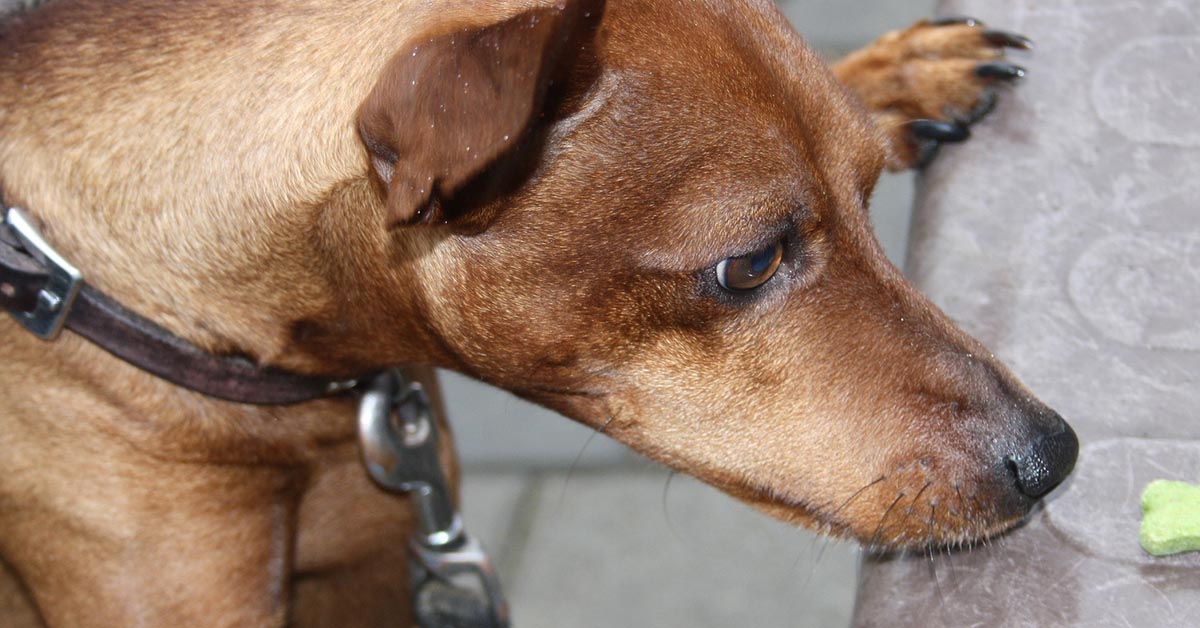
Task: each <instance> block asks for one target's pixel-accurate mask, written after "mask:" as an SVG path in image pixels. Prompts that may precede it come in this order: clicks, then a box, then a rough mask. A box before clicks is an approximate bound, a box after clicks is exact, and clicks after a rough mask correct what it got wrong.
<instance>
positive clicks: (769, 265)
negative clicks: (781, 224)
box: [717, 242, 783, 291]
mask: <svg viewBox="0 0 1200 628" xmlns="http://www.w3.org/2000/svg"><path fill="white" fill-rule="evenodd" d="M781 261H783V242H776V243H774V244H772V245H770V246H768V247H766V248H764V249H762V250H761V251H755V252H753V253H750V254H748V255H741V256H738V257H731V258H729V259H726V260H723V261H722V262H721V263H720V264H717V283H719V284H721V287H722V288H725V289H726V290H733V291H739V290H753V289H755V288H757V287H759V286H761V285H763V284H765V283H767V281H768V280H770V279H771V277H772V276H774V275H775V271H776V270H778V269H779V263H780V262H781Z"/></svg>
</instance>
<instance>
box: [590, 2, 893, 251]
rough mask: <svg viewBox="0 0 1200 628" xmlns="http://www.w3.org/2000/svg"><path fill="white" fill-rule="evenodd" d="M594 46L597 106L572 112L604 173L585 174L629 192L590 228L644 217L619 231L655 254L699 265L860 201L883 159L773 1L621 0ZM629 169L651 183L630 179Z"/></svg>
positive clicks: (602, 185) (593, 206) (609, 188)
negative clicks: (637, 184)
mask: <svg viewBox="0 0 1200 628" xmlns="http://www.w3.org/2000/svg"><path fill="white" fill-rule="evenodd" d="M599 53H600V56H601V65H602V66H603V68H604V71H603V73H602V78H601V79H600V83H601V84H600V86H599V87H597V88H596V89H594V90H593V96H592V98H593V102H592V106H591V107H588V106H585V107H584V109H585V111H586V115H587V116H589V117H590V118H591V119H590V120H587V121H584V122H572V125H571V126H572V128H577V129H579V130H581V131H582V133H581V134H579V135H578V136H576V137H575V138H573V140H575V142H573V143H574V145H575V146H577V147H584V148H585V149H586V150H585V152H587V159H586V160H585V161H586V163H587V164H589V165H588V166H580V167H583V168H589V167H590V168H594V169H595V171H597V172H594V173H593V175H592V176H589V177H584V176H581V177H579V178H580V179H581V180H582V179H587V180H590V181H593V182H598V183H597V184H596V185H595V187H596V188H597V189H598V190H600V191H601V192H615V191H617V190H620V191H621V194H620V195H619V197H620V198H621V199H623V200H626V201H627V202H628V204H627V205H626V207H624V208H623V210H624V212H625V213H623V214H622V215H620V216H603V217H602V218H603V219H604V220H603V222H602V223H601V224H594V225H589V226H588V228H589V229H598V230H603V229H605V228H606V227H611V228H614V229H617V228H619V229H626V230H627V224H626V223H628V221H629V220H636V221H638V222H639V223H641V224H642V225H643V226H644V228H642V229H639V230H636V231H633V232H625V233H623V234H622V236H621V237H622V238H624V239H626V240H630V239H632V240H635V241H634V242H630V244H634V245H636V246H635V247H633V248H634V249H636V250H637V251H639V252H640V253H641V254H642V255H643V257H644V260H652V262H651V263H653V264H654V265H656V266H661V265H664V264H665V265H667V266H670V267H671V268H672V269H674V270H688V269H694V268H697V267H702V266H704V265H706V264H709V263H713V262H714V261H715V260H719V259H721V257H722V256H724V255H733V254H740V253H745V252H746V251H745V250H744V249H745V248H746V247H747V246H751V245H754V244H760V243H759V242H758V239H759V238H761V237H763V234H768V235H769V234H771V233H775V234H778V231H779V226H780V225H781V224H782V223H786V222H791V223H792V224H796V223H799V222H800V221H802V220H805V219H814V218H815V219H820V218H821V217H822V216H821V214H822V213H826V212H828V211H830V208H831V207H835V206H847V205H853V206H854V207H855V209H857V207H859V206H861V198H859V197H857V196H856V195H859V196H861V193H862V190H863V188H864V186H865V185H867V183H865V182H867V181H868V180H870V181H873V179H874V176H875V175H876V174H877V173H878V171H879V160H878V149H877V148H875V146H876V145H875V143H874V139H873V136H872V131H870V130H869V121H867V120H866V119H865V117H863V116H862V115H860V114H859V113H858V112H857V111H855V110H854V109H853V108H852V107H851V106H850V105H849V104H848V101H847V99H846V98H845V96H844V94H843V92H842V90H841V88H840V87H839V86H838V85H837V84H836V82H835V81H834V80H833V78H832V76H831V75H830V73H829V72H828V70H827V68H826V67H825V66H824V64H823V63H822V62H820V60H818V59H817V58H816V56H815V55H814V54H813V53H812V52H811V51H809V50H808V49H807V47H806V46H805V45H804V44H803V42H802V41H801V40H800V39H799V38H798V36H796V34H795V32H794V31H793V30H792V29H791V27H790V26H789V25H788V24H787V22H786V20H784V18H783V17H782V15H780V14H779V13H778V11H777V10H776V9H775V8H774V7H773V5H771V4H770V3H755V2H745V1H741V0H732V1H729V0H722V1H721V2H720V3H710V2H694V1H691V0H689V1H687V2H678V1H675V0H667V1H660V2H648V1H645V0H623V1H619V2H612V3H610V5H609V12H608V13H607V14H606V16H605V22H604V24H603V26H602V28H601V29H600V45H599ZM576 124H577V125H578V126H577V127H576V126H575V125H576ZM581 139H582V140H583V141H579V140H581ZM864 145H866V146H870V147H871V149H868V150H863V146H864ZM629 172H639V173H653V174H654V176H653V185H644V186H642V187H641V188H639V189H634V190H630V189H627V183H628V181H630V180H634V179H638V178H637V177H632V178H631V177H629V176H627V175H626V173H629ZM643 179H644V177H643ZM614 196H617V195H615V194H614ZM839 197H840V198H839ZM595 200H596V201H597V202H595V203H590V202H589V203H587V205H586V207H581V208H580V209H581V211H584V212H595V211H597V207H602V206H603V205H604V202H603V201H604V200H605V199H603V198H598V199H595ZM631 208H632V210H633V211H632V212H630V209H631ZM612 218H616V220H612Z"/></svg>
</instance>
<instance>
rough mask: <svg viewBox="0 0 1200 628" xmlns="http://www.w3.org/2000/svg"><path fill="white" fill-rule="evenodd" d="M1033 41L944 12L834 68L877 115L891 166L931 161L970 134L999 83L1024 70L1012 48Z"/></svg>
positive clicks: (1013, 78)
mask: <svg viewBox="0 0 1200 628" xmlns="http://www.w3.org/2000/svg"><path fill="white" fill-rule="evenodd" d="M1032 46H1033V43H1032V42H1031V41H1030V40H1029V39H1028V38H1026V37H1024V36H1022V35H1017V34H1015V33H1010V32H1007V31H1002V30H995V29H990V28H987V27H986V26H984V25H983V23H981V22H980V21H978V20H975V19H972V18H944V19H938V20H928V21H921V22H918V23H917V24H915V25H913V26H911V27H909V28H908V29H906V30H903V31H894V32H891V33H888V34H886V35H884V36H882V37H880V38H879V39H877V40H876V41H875V42H874V43H872V44H870V45H868V46H867V47H866V48H863V49H861V50H858V51H857V52H855V53H853V54H851V55H849V56H848V57H846V58H845V59H844V60H842V61H841V62H840V63H838V64H837V65H835V66H834V68H833V70H834V73H835V74H836V75H837V77H838V79H839V80H840V81H841V82H842V83H843V84H844V85H846V87H848V88H849V89H850V91H851V92H853V93H854V94H855V95H856V96H858V98H859V100H860V101H862V103H863V105H865V106H866V108H867V110H868V111H869V112H870V113H871V115H872V117H873V118H874V120H875V124H876V125H877V127H878V128H879V130H880V133H881V134H882V136H883V138H884V141H885V144H886V146H885V148H886V150H887V165H888V169H889V170H906V169H908V168H919V167H922V166H924V165H925V164H927V163H929V161H930V160H931V159H933V157H934V155H936V154H937V150H938V147H939V146H941V144H942V143H944V142H961V141H963V140H965V139H967V138H968V137H970V134H971V133H970V131H969V130H968V127H970V125H971V124H973V123H975V122H976V121H978V120H979V119H981V118H982V117H984V116H985V115H987V114H988V113H989V112H990V111H991V110H992V108H993V107H994V106H995V105H996V99H997V90H998V88H999V87H1000V86H1002V85H1004V84H1009V83H1012V82H1014V81H1016V80H1017V79H1020V78H1021V77H1023V76H1025V68H1022V67H1021V66H1019V65H1016V64H1014V63H1011V62H1009V61H1007V60H1006V59H1005V51H1006V49H1009V48H1016V49H1021V50H1028V49H1030V48H1032Z"/></svg>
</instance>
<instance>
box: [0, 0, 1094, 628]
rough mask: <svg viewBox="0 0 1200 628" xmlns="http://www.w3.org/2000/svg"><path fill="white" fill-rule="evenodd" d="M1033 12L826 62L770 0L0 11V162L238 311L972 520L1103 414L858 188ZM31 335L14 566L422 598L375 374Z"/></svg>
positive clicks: (787, 498)
mask: <svg viewBox="0 0 1200 628" xmlns="http://www.w3.org/2000/svg"><path fill="white" fill-rule="evenodd" d="M1021 43H1022V41H1021V40H1020V39H1019V38H1015V37H1013V36H1008V35H1005V34H1003V33H997V32H991V31H985V30H984V29H983V28H982V27H980V26H979V25H977V24H974V23H971V22H954V23H938V24H930V23H922V24H918V25H917V26H915V27H913V28H911V29H909V30H906V31H903V32H898V33H893V34H890V35H888V36H886V37H884V38H883V39H881V40H879V41H878V42H876V43H875V44H873V45H872V46H871V47H869V48H867V49H866V50H864V51H862V52H860V53H858V54H856V55H854V56H851V57H850V58H848V59H847V60H845V61H844V62H842V63H841V64H839V65H838V66H837V67H835V68H834V69H833V72H832V73H831V72H830V71H829V70H828V69H827V68H826V67H825V66H824V65H822V63H821V62H820V61H819V60H818V59H817V58H816V57H815V56H814V55H813V54H812V53H811V52H810V51H808V50H807V49H806V48H805V46H804V44H803V43H802V42H801V40H800V39H799V37H798V36H797V35H796V34H795V32H794V31H793V30H792V29H791V28H790V27H789V26H788V24H787V23H786V21H785V20H784V19H783V18H782V17H781V16H780V14H779V13H778V12H777V10H776V9H775V8H774V6H773V5H772V4H771V3H770V2H767V1H766V0H761V1H755V0H738V1H732V0H711V1H706V2H699V1H692V0H610V1H608V2H603V1H601V0H594V1H592V0H575V1H568V0H558V1H551V0H545V1H535V0H486V1H485V0H475V1H465V0H447V1H444V2H436V3H433V2H424V1H418V0H396V1H394V2H383V1H371V2H352V3H342V2H329V1H327V0H293V1H290V2H266V1H263V0H208V1H204V2H201V1H199V0H197V1H193V2H169V1H167V0H131V1H129V2H122V3H105V2H99V1H90V0H77V1H72V0H62V1H60V2H57V3H51V4H50V5H49V6H47V7H45V8H43V9H41V10H39V11H35V12H31V13H29V14H27V15H24V16H21V17H18V18H16V19H13V20H11V21H10V22H9V23H8V24H6V25H5V30H4V31H3V33H2V34H0V187H2V189H3V194H4V202H5V203H6V206H11V205H16V206H21V207H24V208H26V209H27V210H28V211H29V212H30V213H31V214H32V215H33V216H35V217H36V219H37V220H38V221H39V223H40V224H41V225H42V227H43V233H44V234H45V235H46V237H47V239H48V240H49V241H50V242H52V243H53V244H54V246H55V247H56V248H57V249H58V250H59V251H61V252H62V253H63V254H64V255H66V256H67V257H68V258H69V259H71V260H72V261H73V262H74V263H75V265H76V266H78V267H79V268H81V269H83V272H84V273H85V274H86V277H87V280H88V282H89V283H90V284H91V285H93V286H96V287H98V288H99V289H101V290H103V291H104V292H106V293H107V294H109V295H110V296H112V297H114V298H115V299H117V300H119V301H120V302H122V303H123V304H125V305H126V306H127V307H129V308H131V309H133V310H135V311H137V312H140V313H141V314H142V315H144V316H146V317H148V318H150V319H152V320H154V321H155V322H157V323H159V324H160V325H162V326H164V327H166V328H168V329H170V330H171V331H173V332H174V333H176V334H178V335H180V336H182V337H184V338H186V339H188V340H190V341H191V342H193V343H195V344H197V345H199V346H201V347H203V348H204V349H206V350H208V351H211V352H214V353H222V354H225V353H240V354H244V355H247V356H252V357H253V358H254V359H255V360H257V361H258V362H260V363H263V364H271V365H276V366H279V367H282V368H286V369H291V370H294V371H300V372H304V373H311V374H318V375H331V376H332V375H344V374H357V373H365V372H370V371H372V370H376V369H379V368H383V367H386V366H389V365H396V364H422V365H436V366H442V367H447V368H452V369H456V370H459V371H462V372H465V373H468V374H471V375H473V376H475V377H478V378H480V379H483V380H485V381H488V382H491V383H494V384H496V385H498V386H502V387H504V388H507V389H509V390H511V391H513V392H515V393H517V394H519V395H522V396H525V397H527V398H530V399H533V400H535V401H538V402H540V403H543V404H545V405H547V406H549V407H551V408H554V409H556V410H559V411H561V412H562V413H564V414H566V415H568V416H571V417H573V418H575V419H577V420H579V421H582V422H584V423H586V424H588V425H592V426H595V427H597V428H600V429H603V430H604V431H605V433H607V434H608V435H610V436H613V437H614V438H617V439H619V440H621V441H623V442H625V443H627V444H628V445H630V446H632V447H634V448H636V449H638V450H640V451H642V452H644V453H645V454H647V455H649V456H651V457H653V458H655V459H657V460H660V461H662V462H665V463H666V464H669V465H671V466H673V467H675V468H678V469H681V470H684V471H686V472H688V473H691V474H693V475H696V476H698V477H700V478H701V479H703V480H705V481H707V482H709V483H711V484H714V485H716V486H718V487H721V488H723V489H724V490H726V491H728V492H729V493H731V494H733V495H735V496H737V497H738V498H740V499H743V500H745V501H747V502H749V503H751V504H754V505H755V506H757V507H758V508H760V509H762V510H763V511H765V512H768V513H770V514H772V515H775V516H777V517H781V518H784V519H786V520H789V521H794V522H796V523H798V524H802V525H807V526H811V527H815V528H818V529H821V530H824V531H826V532H829V533H832V534H837V535H843V536H849V537H854V538H857V539H859V540H861V541H863V542H865V543H870V544H873V545H878V546H881V547H895V548H899V547H908V546H923V545H925V544H927V543H934V544H951V543H956V542H960V541H964V540H969V539H976V538H980V537H985V536H987V535H990V534H994V533H996V532H998V531H1001V530H1003V529H1005V528H1007V527H1009V526H1011V525H1012V524H1013V523H1014V522H1016V521H1018V520H1019V519H1020V518H1021V517H1022V516H1023V515H1024V514H1025V513H1026V512H1027V510H1028V509H1029V508H1030V506H1031V504H1032V503H1033V502H1034V500H1035V499H1036V498H1037V497H1039V496H1040V495H1042V494H1044V493H1045V492H1046V491H1048V490H1049V489H1050V488H1051V487H1053V486H1054V484H1056V483H1057V482H1058V481H1059V480H1061V479H1062V477H1063V476H1065V475H1066V473H1067V472H1069V470H1070V468H1071V465H1072V464H1073V461H1074V455H1075V453H1074V451H1075V450H1074V436H1073V435H1072V434H1071V432H1070V430H1069V428H1067V427H1066V426H1065V424H1064V423H1063V422H1062V420H1061V419H1059V418H1058V417H1057V415H1055V414H1054V413H1053V412H1052V411H1051V410H1049V409H1047V408H1046V407H1045V406H1043V405H1042V404H1040V403H1039V402H1038V401H1037V400H1036V399H1034V397H1033V396H1032V395H1031V394H1030V393H1029V392H1028V391H1026V389H1025V388H1024V387H1022V386H1021V384H1020V383H1019V382H1018V381H1017V380H1016V378H1015V377H1013V375H1011V374H1010V373H1009V372H1008V371H1007V370H1006V369H1005V368H1004V367H1003V366H1002V365H1001V364H1000V363H999V362H997V361H996V359H995V358H994V357H993V356H992V355H991V354H990V353H988V351H987V350H986V349H984V348H983V347H981V346H979V344H978V343H977V342H975V341H974V340H973V339H971V338H969V337H968V336H966V335H965V334H964V333H963V332H961V331H959V330H958V329H956V328H955V327H954V325H953V324H951V322H950V321H948V320H947V319H946V317H945V316H944V315H942V314H941V313H940V312H939V311H938V310H937V309H936V308H935V307H934V306H932V305H931V304H930V303H928V302H927V301H926V300H925V299H923V298H922V297H921V296H920V295H919V294H918V293H917V292H916V291H915V290H914V289H913V288H912V287H910V286H909V285H908V284H907V283H906V282H905V281H904V279H903V278H902V277H901V275H900V273H899V272H898V271H896V269H895V268H893V267H892V266H891V265H890V264H888V262H887V261H886V260H885V259H884V257H883V255H882V253H881V252H880V249H879V247H878V245H877V244H876V242H875V240H874V238H873V237H872V235H871V233H870V230H869V225H868V216H867V212H866V207H865V203H866V200H867V199H868V198H869V197H870V194H871V189H872V186H873V185H874V184H875V181H876V179H877V178H878V176H879V173H880V170H881V168H882V167H883V166H884V164H885V162H886V163H887V164H888V165H890V166H891V167H893V168H897V169H899V168H906V167H911V166H912V165H913V164H914V163H915V162H916V161H917V160H918V159H920V158H922V156H923V151H924V152H927V149H923V148H922V146H923V144H922V142H921V141H920V140H919V139H918V137H919V136H920V135H924V136H926V137H930V138H933V139H946V140H953V139H961V138H962V137H964V136H965V127H963V126H962V125H961V124H957V123H952V122H941V123H936V122H928V121H926V122H920V123H911V121H912V120H914V119H918V118H923V119H946V118H952V117H955V116H958V117H961V118H963V119H967V118H971V117H974V115H976V114H978V113H981V112H982V111H984V110H985V109H986V107H987V105H988V104H989V102H990V101H989V98H988V94H989V93H990V92H989V86H990V84H992V83H994V82H996V81H997V80H1003V78H1004V77H1006V76H1012V75H1015V74H1018V73H1019V72H1018V70H1017V69H1016V68H1015V67H1013V66H1006V65H1003V64H997V63H994V62H993V61H994V60H995V59H996V58H997V57H999V56H1000V54H1001V50H1002V48H1003V47H1004V46H1005V45H1020V44H1021ZM981 64H982V65H981ZM835 77H836V78H835ZM839 80H840V82H841V84H839ZM843 86H848V87H849V92H850V93H848V91H847V90H846V89H844V88H843ZM851 93H852V94H853V95H854V96H857V98H858V102H856V101H855V99H854V97H852V95H851ZM864 105H865V107H864ZM914 130H915V131H917V132H918V133H914V132H913V131H914ZM0 336H2V337H3V351H4V357H3V362H0V383H2V386H3V394H2V395H0V442H3V447H2V448H0V555H2V556H3V558H4V561H5V563H6V564H7V566H8V569H9V572H10V574H11V576H12V578H13V582H15V583H18V584H19V586H20V589H19V595H16V596H9V597H12V598H13V601H12V603H13V604H16V605H18V606H19V605H20V604H21V603H22V602H21V601H20V600H22V599H27V600H28V601H30V602H31V603H32V605H31V606H29V607H28V609H30V612H31V613H36V614H37V615H38V616H40V617H41V618H42V619H43V620H44V621H45V622H46V623H48V624H51V625H62V626H84V625H96V626H117V625H121V626H125V625H228V626H235V625H236V626H248V625H280V624H284V623H294V624H296V625H323V624H329V625H339V626H349V625H384V624H387V625H392V624H395V623H403V621H405V618H406V617H408V615H407V610H406V609H405V606H404V605H405V597H406V593H405V584H404V582H403V572H404V567H403V559H404V557H403V542H402V539H403V538H404V537H405V535H406V533H407V530H408V529H409V528H410V527H411V526H410V521H409V515H408V512H407V509H406V507H405V505H404V504H403V503H402V502H400V501H398V500H396V499H394V498H392V497H390V496H387V495H385V494H383V493H381V492H379V491H378V490H377V489H375V488H374V487H372V486H371V485H370V484H369V482H368V481H367V479H366V477H365V475H364V474H363V472H362V470H361V468H360V467H359V462H358V457H357V454H356V451H355V447H354V424H353V402H352V400H349V399H344V398H343V399H328V400H322V401H316V402H311V403H305V404H300V405H296V406H288V407H254V406H247V405H238V404H231V403H227V402H222V401H217V400H214V399H210V398H207V397H204V396H201V395H197V394H195V393H191V392H189V391H186V390H184V389H181V388H178V387H176V386H173V385H171V384H168V383H166V382H164V381H162V380H159V379H156V378H154V377H152V376H150V375H148V374H146V373H144V372H142V371H139V370H137V369H135V368H133V367H131V366H128V365H126V364H124V363H122V362H120V361H117V360H115V359H114V358H112V357H111V356H109V355H108V354H106V353H104V352H102V351H100V350H99V349H97V348H95V347H94V346H92V345H90V344H88V343H87V342H85V341H82V340H81V339H80V338H79V337H77V336H75V335H73V334H69V333H68V334H64V335H63V337H61V338H60V339H59V340H57V341H56V342H54V343H52V344H47V343H44V342H42V341H39V340H37V339H36V338H34V337H33V336H31V335H29V334H27V333H26V332H25V331H24V330H23V329H21V328H19V327H18V326H17V325H16V324H15V323H13V322H11V321H10V320H8V319H7V318H4V319H3V320H0ZM16 612H18V611H17V610H13V611H12V612H10V613H8V614H7V617H16V616H17V615H14V614H13V613H16Z"/></svg>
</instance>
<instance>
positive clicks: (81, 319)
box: [0, 209, 359, 405]
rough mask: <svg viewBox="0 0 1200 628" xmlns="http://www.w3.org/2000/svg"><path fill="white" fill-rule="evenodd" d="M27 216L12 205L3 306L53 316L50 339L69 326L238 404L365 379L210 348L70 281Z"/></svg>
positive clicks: (317, 392) (2, 258) (2, 250)
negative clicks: (306, 371) (302, 370)
mask: <svg viewBox="0 0 1200 628" xmlns="http://www.w3.org/2000/svg"><path fill="white" fill-rule="evenodd" d="M14 211H15V212H17V213H16V214H14V213H13V212H14ZM21 219H24V217H23V213H22V212H20V210H13V209H6V211H5V221H4V223H0V309H4V310H7V311H8V312H10V313H11V314H12V315H13V316H14V318H16V319H17V320H18V321H21V322H22V324H25V326H26V327H29V328H31V329H34V327H31V325H30V322H31V321H32V320H33V319H38V320H39V322H42V323H47V321H50V322H49V324H44V325H42V329H41V330H36V331H35V333H38V335H40V336H42V337H43V338H46V339H53V338H54V337H55V336H56V335H57V333H58V331H59V329H61V328H63V327H65V328H66V329H70V330H71V331H73V332H75V333H77V334H79V335H80V336H83V337H84V338H87V339H88V340H90V341H91V342H92V343H94V344H96V345H97V346H99V347H100V348H102V349H104V350H105V351H108V352H109V353H111V354H113V355H115V356H116V357H118V358H121V359H122V360H124V361H126V362H128V363H130V364H132V365H134V366H136V367H138V368H140V369H142V370H143V371H146V372H148V373H152V374H154V375H156V376H158V377H160V378H162V379H165V380H167V381H169V382H171V383H174V384H177V385H179V386H182V387H184V388H187V389H190V390H193V391H196V392H199V393H202V394H205V395H208V396H210V397H217V398H219V399H225V400H227V401H235V402H238V403H249V404H260V405H284V404H293V403H299V402H302V401H309V400H312V399H317V398H319V397H326V396H330V395H335V394H340V393H343V392H346V391H348V390H350V389H353V388H354V387H356V386H357V385H358V381H359V380H358V378H348V379H327V378H320V377H312V376H309V375H303V374H299V373H293V372H291V371H285V370H282V369H278V368H274V367H270V366H262V365H258V364H255V363H253V362H251V361H250V360H248V359H245V358H242V357H236V356H218V355H213V354H211V353H207V352H205V351H203V350H201V349H200V348H199V347H196V346H195V345H193V344H191V343H189V342H188V341H186V340H184V339H182V338H180V337H178V336H175V335H174V334H172V333H170V332H168V331H167V330H165V329H163V328H162V327H159V326H158V325H156V324H154V323H153V322H151V321H150V320H148V319H146V318H143V317H142V316H140V315H138V314H136V313H135V312H132V311H130V310H128V309H126V308H125V307H123V306H122V305H120V304H119V303H117V302H116V301H114V300H112V299H110V298H109V297H107V296H105V295H104V294H103V293H101V292H100V291H98V290H96V289H94V288H92V287H91V286H89V285H87V283H85V282H84V281H83V280H82V278H81V277H79V276H78V274H77V273H76V275H75V277H76V279H77V281H75V282H73V286H68V285H67V284H68V283H71V282H68V281H67V280H65V279H64V277H66V276H67V275H66V274H64V271H63V269H62V267H61V266H67V268H68V269H69V270H70V271H73V270H74V269H71V268H70V267H69V265H66V264H65V263H63V264H61V265H60V264H59V262H61V258H59V257H58V256H57V254H56V253H54V251H53V250H52V249H49V247H48V246H47V245H45V244H44V243H42V242H41V241H40V237H38V236H37V235H36V233H33V235H32V236H30V232H29V231H28V229H29V228H31V227H29V226H26V227H25V228H24V229H26V230H24V231H22V230H18V229H14V228H13V226H12V224H10V223H12V222H14V220H21ZM24 220H26V223H27V219H24ZM31 237H32V239H33V240H34V241H32V242H31ZM47 317H50V318H47ZM52 318H57V321H51V320H50V319H52Z"/></svg>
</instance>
